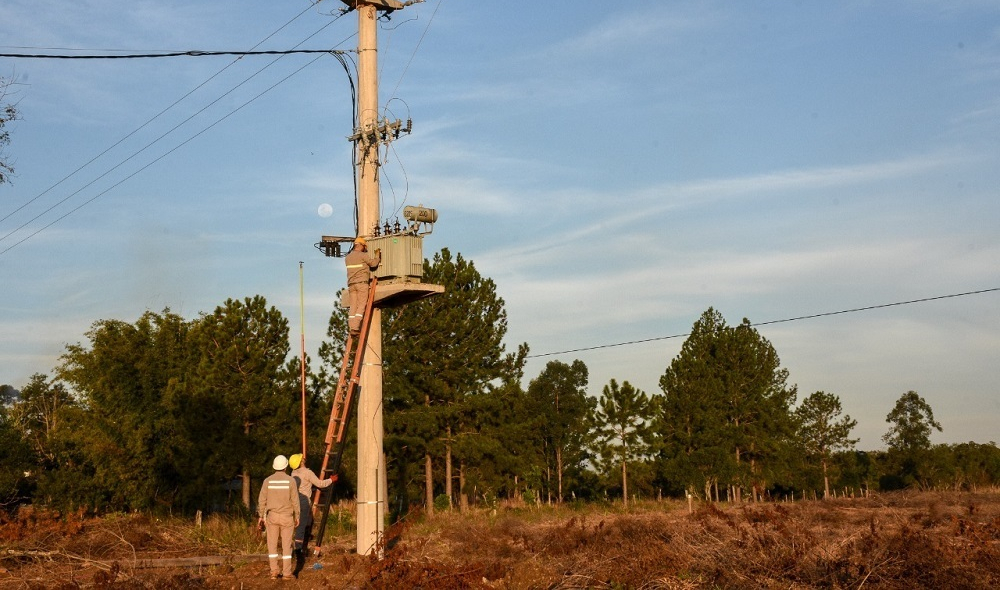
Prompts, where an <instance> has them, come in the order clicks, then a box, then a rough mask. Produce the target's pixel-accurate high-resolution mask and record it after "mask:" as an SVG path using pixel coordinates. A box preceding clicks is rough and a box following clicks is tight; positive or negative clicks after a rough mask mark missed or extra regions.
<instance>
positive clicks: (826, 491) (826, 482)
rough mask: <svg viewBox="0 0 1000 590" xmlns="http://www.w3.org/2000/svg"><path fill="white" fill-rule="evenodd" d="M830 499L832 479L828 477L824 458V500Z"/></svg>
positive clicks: (824, 458)
mask: <svg viewBox="0 0 1000 590" xmlns="http://www.w3.org/2000/svg"><path fill="white" fill-rule="evenodd" d="M829 497H830V479H829V478H828V477H827V475H826V457H823V499H824V500H826V499H827V498H829Z"/></svg>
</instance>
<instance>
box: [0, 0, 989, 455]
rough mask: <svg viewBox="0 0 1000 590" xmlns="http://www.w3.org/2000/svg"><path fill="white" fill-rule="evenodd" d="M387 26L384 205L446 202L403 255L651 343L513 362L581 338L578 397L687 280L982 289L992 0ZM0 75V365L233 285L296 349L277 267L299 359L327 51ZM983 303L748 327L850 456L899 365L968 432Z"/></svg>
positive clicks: (729, 307)
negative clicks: (823, 405)
mask: <svg viewBox="0 0 1000 590" xmlns="http://www.w3.org/2000/svg"><path fill="white" fill-rule="evenodd" d="M341 6H343V5H342V3H340V2H334V1H332V0H324V1H323V2H320V3H318V4H316V5H311V3H310V2H307V1H306V0H284V1H282V2H263V1H259V0H240V1H235V0H218V1H215V2H211V3H206V2H196V1H177V0H159V1H157V2H150V1H145V0H139V1H135V2H129V3H121V2H111V1H108V0H87V1H82V2H72V3H70V2H61V1H56V0H30V1H28V0H7V2H5V3H4V8H3V18H2V19H0V39H2V40H3V41H2V43H3V47H2V49H0V52H3V53H12V52H25V53H38V52H45V51H47V52H50V53H64V54H65V53H74V51H70V50H90V51H87V53H95V52H98V53H101V52H107V51H98V50H128V51H137V52H145V51H162V50H249V49H251V48H256V49H258V50H262V49H263V50H284V49H292V48H296V47H300V48H309V49H331V48H336V49H352V48H354V47H355V46H356V38H355V37H354V33H355V31H356V28H357V22H356V15H355V14H350V15H348V16H346V17H343V18H340V19H335V15H336V14H337V12H338V11H339V9H340V7H341ZM296 17H297V18H296ZM286 23H287V25H286ZM283 25H284V26H283ZM379 41H380V72H381V74H380V85H381V88H380V95H381V99H380V103H381V104H382V105H385V106H387V109H388V111H387V113H388V115H389V116H390V117H393V118H401V119H404V120H405V119H406V118H407V117H412V119H413V122H414V132H413V134H412V135H410V136H407V137H404V138H402V139H400V140H399V141H397V142H395V143H394V144H393V146H392V149H391V150H390V151H389V154H388V158H387V161H386V164H385V166H384V168H383V183H382V192H383V197H382V213H383V216H387V215H391V214H392V212H393V211H397V210H400V209H401V208H402V207H403V206H404V205H411V204H412V205H415V204H419V203H422V204H424V205H427V206H431V207H435V208H437V209H438V211H439V215H440V220H439V222H438V224H437V225H436V227H435V230H434V233H433V234H431V235H430V236H429V237H428V238H427V239H426V241H425V255H430V254H432V253H433V252H435V251H437V250H439V249H440V248H442V247H448V248H450V249H451V250H452V251H453V252H460V253H461V254H462V255H463V256H465V257H467V258H470V259H472V260H473V261H474V262H475V264H476V266H477V268H478V269H479V270H480V271H481V272H482V273H483V274H484V275H486V276H489V277H491V278H492V279H493V280H494V281H495V282H496V283H497V288H498V291H499V293H500V295H501V296H502V297H503V298H504V299H505V301H506V303H507V312H508V317H509V332H508V339H507V342H508V348H509V349H513V348H514V347H515V346H516V345H517V344H518V343H520V342H528V343H529V345H530V346H531V352H532V354H534V355H545V354H546V353H551V352H559V351H565V350H571V349H580V348H591V347H602V346H605V345H613V344H617V343H623V342H631V341H636V340H649V339H653V340H651V341H649V342H645V343H641V344H634V345H626V346H612V347H604V348H594V349H593V350H587V351H580V352H577V353H572V354H563V355H555V356H537V357H535V358H533V359H531V361H530V363H529V366H528V370H527V377H528V378H531V377H534V376H536V375H537V374H538V372H539V371H540V370H541V369H542V367H543V366H544V364H545V362H547V361H548V360H551V359H559V360H563V361H566V362H570V361H572V360H573V359H574V358H580V359H581V360H583V361H584V362H586V363H587V365H588V367H589V368H590V371H591V391H592V393H594V394H598V393H599V392H600V389H601V387H602V386H603V385H605V384H606V383H607V382H608V380H609V379H611V378H615V379H617V380H619V381H623V380H628V381H630V382H632V383H633V384H635V385H636V386H638V387H640V388H641V389H644V390H645V391H647V392H650V393H652V392H657V391H659V388H658V379H659V377H660V375H662V373H663V371H664V369H665V368H666V367H667V365H668V364H669V362H670V360H671V359H672V358H673V357H674V356H675V355H676V354H677V352H678V351H679V350H680V347H681V344H682V343H683V338H680V337H678V338H665V337H667V336H673V335H678V334H685V333H687V332H688V331H689V330H690V328H691V325H692V324H693V323H694V322H695V321H696V320H697V318H698V317H699V316H700V315H701V313H702V312H704V311H705V310H706V309H707V308H708V307H709V306H713V307H715V308H716V309H718V310H719V311H720V312H721V313H722V314H723V315H724V316H725V317H726V318H727V320H728V321H729V323H731V324H736V323H739V322H740V321H741V320H742V319H743V318H744V317H746V318H749V319H750V320H751V321H752V322H768V321H773V320H780V319H785V318H792V317H798V316H804V315H811V314H821V313H826V312H835V311H840V310H847V309H854V308H860V307H868V306H877V305H882V304H888V303H894V302H900V301H909V300H914V299H922V298H931V297H937V296H942V295H951V294H958V293H965V292H970V291H977V290H986V289H995V288H997V287H1000V265H998V262H1000V231H998V230H1000V199H998V194H997V193H998V188H1000V5H998V4H997V3H996V2H992V1H985V0H984V1H975V0H968V1H962V0H949V1H947V2H945V1H943V0H942V1H931V0H923V1H917V0H915V1H912V2H897V3H884V2H871V1H868V2H860V1H859V2H837V3H806V2H798V3H777V2H775V3H746V2H673V1H663V0H634V1H631V2H621V3H611V2H594V1H589V0H583V1H579V2H558V3H557V2H527V1H524V0H508V1H505V2H469V1H463V0H428V1H427V2H425V3H422V4H417V5H414V6H411V7H409V8H407V9H405V10H404V11H401V12H397V13H396V14H395V15H394V16H393V19H392V20H391V21H390V22H389V23H385V24H384V25H383V26H382V28H381V30H380V32H379ZM38 48H61V49H48V50H41V49H38ZM272 62H273V63H272ZM0 74H2V75H3V76H4V77H8V78H13V79H14V80H15V81H16V82H17V84H16V85H15V86H14V87H13V88H12V89H11V90H13V91H14V92H15V93H16V96H15V99H16V100H17V104H18V107H19V109H20V110H21V113H22V116H23V119H22V120H21V121H18V122H17V123H16V124H15V125H13V126H12V127H11V131H12V140H13V142H12V145H11V146H10V147H9V149H8V155H9V157H10V158H11V159H12V161H13V163H14V165H15V167H16V171H17V176H16V177H15V178H14V182H13V184H11V185H3V186H0V218H2V219H3V220H2V221H0V251H2V252H3V253H2V254H0V277H2V279H0V280H2V285H3V288H2V289H0V314H2V318H3V321H2V323H0V383H10V384H13V385H15V386H21V385H23V384H24V383H26V382H27V379H28V378H29V377H30V375H31V374H32V373H35V372H45V373H49V372H51V370H52V368H53V367H54V366H55V365H56V363H57V358H58V355H59V354H60V353H61V352H62V351H63V349H64V347H65V345H66V344H67V343H75V342H85V336H84V334H85V332H86V331H87V329H88V328H89V326H90V325H91V323H92V322H94V321H96V320H99V319H112V318H113V319H121V320H124V321H129V322H132V321H135V320H136V319H137V318H138V317H139V315H141V314H142V313H143V312H144V311H145V310H153V311H157V312H159V311H162V310H163V309H164V308H167V307H169V308H170V309H171V310H172V311H174V312H177V313H180V314H181V315H183V316H184V317H187V318H194V317H196V316H197V315H198V314H199V313H200V312H210V311H211V310H212V309H214V308H215V307H216V306H217V305H219V304H221V303H222V302H223V301H224V300H225V299H226V298H229V297H234V298H243V297H247V296H252V295H255V294H261V295H263V296H265V297H266V298H267V300H268V302H269V303H270V304H271V305H275V306H277V307H278V308H279V309H281V310H282V311H283V312H284V313H285V315H286V317H288V318H289V322H290V325H291V327H292V340H293V345H292V349H293V354H297V350H298V340H299V329H300V326H299V261H303V262H304V284H305V301H306V314H305V315H306V326H305V332H306V340H307V350H308V352H309V353H310V354H312V355H315V351H316V348H317V346H318V343H319V341H320V339H321V338H322V336H323V333H324V331H325V328H326V319H327V318H328V316H329V313H330V311H331V310H332V305H333V298H334V293H335V292H336V290H337V289H339V288H340V287H342V286H343V283H344V277H343V274H344V273H343V268H342V266H341V265H340V264H339V261H338V260H332V259H326V258H324V257H323V256H322V255H321V254H320V253H319V252H318V251H317V250H315V249H314V248H313V244H314V243H315V242H317V241H318V240H319V237H320V236H321V235H323V234H341V235H347V234H349V233H351V232H352V231H353V221H352V219H351V215H352V206H351V203H352V199H353V195H352V182H351V169H350V159H351V152H350V145H349V143H348V142H347V141H346V139H345V138H346V136H347V135H349V134H350V126H351V105H350V94H349V87H348V83H347V77H346V75H345V73H344V71H343V69H342V68H341V66H340V64H339V63H338V62H337V61H336V60H335V59H334V58H333V57H332V56H329V55H323V54H320V55H311V54H309V55H290V56H286V57H282V58H281V59H276V57H275V56H254V57H244V58H242V59H239V60H234V58H232V57H200V58H190V57H189V58H171V59H145V60H65V61H63V60H28V59H13V58H0ZM175 103H176V104H175ZM172 105H173V106H172ZM123 138H124V139H123ZM119 140H122V141H120V143H119ZM146 146H149V147H146ZM109 148H110V149H109ZM81 167H82V168H81ZM78 169H79V171H78ZM67 176H68V178H67ZM324 203H328V204H330V205H331V206H332V207H333V215H332V216H331V217H328V218H323V217H320V216H319V215H318V213H317V208H318V207H319V206H320V205H321V204H324ZM50 209H51V210H50ZM74 210H75V211H74ZM63 216H65V217H63ZM60 217H62V219H59V218H60ZM53 222H55V223H53ZM50 224H51V225H50ZM998 310H1000V293H998V292H997V291H992V292H988V293H983V294H978V295H969V296H964V297H955V298H948V299H940V300H935V301H930V302H925V303H917V304H912V305H902V306H894V307H888V308H882V309H875V310H870V311H863V312H858V313H851V314H839V315H831V316H825V317H820V318H815V319H808V320H801V321H795V322H787V323H778V324H772V325H766V326H762V327H761V328H760V332H761V333H762V334H763V335H764V336H765V337H766V338H767V339H769V340H770V341H771V343H772V344H773V345H774V346H775V348H776V349H777V351H778V353H779V355H780V356H781V359H782V365H783V366H784V367H785V368H787V369H788V370H789V372H790V381H791V382H792V383H796V384H797V385H798V387H799V392H800V399H801V397H803V396H804V395H806V394H808V393H811V392H813V391H817V390H824V391H827V392H831V393H835V394H837V395H838V396H840V398H841V400H842V402H843V405H844V409H845V411H846V412H847V413H849V414H850V415H851V416H852V417H854V418H856V419H857V420H858V427H857V429H856V430H855V435H856V436H859V437H860V438H861V442H860V445H859V446H860V447H861V448H869V449H871V448H879V447H881V445H882V443H881V441H880V437H881V435H882V434H883V433H884V432H885V431H886V429H887V424H886V423H885V415H886V414H887V413H888V412H889V411H890V410H891V408H892V405H893V403H894V402H895V400H896V399H897V398H898V397H899V396H900V395H902V394H903V393H905V392H906V391H908V390H915V391H917V392H918V393H920V394H921V395H922V396H923V397H924V398H925V399H926V400H927V401H928V402H929V403H930V405H931V406H932V407H933V408H934V411H935V416H936V418H937V419H938V420H939V421H940V422H941V424H942V426H943V427H944V432H943V433H936V434H935V435H934V436H933V437H932V440H934V441H935V442H964V441H969V440H974V441H978V442H988V441H991V440H997V439H998V438H1000V436H998V433H997V424H998V423H1000V396H998V395H997V394H998V392H997V383H998V381H1000V379H998V378H1000V366H998V364H1000V363H998V359H1000V314H998Z"/></svg>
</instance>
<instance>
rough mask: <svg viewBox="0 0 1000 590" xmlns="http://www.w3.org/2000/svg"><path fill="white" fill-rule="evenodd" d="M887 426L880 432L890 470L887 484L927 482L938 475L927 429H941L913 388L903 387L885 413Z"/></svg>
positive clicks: (925, 484)
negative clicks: (886, 430) (886, 448)
mask: <svg viewBox="0 0 1000 590" xmlns="http://www.w3.org/2000/svg"><path fill="white" fill-rule="evenodd" d="M885 421H886V422H888V423H889V424H890V425H891V426H890V427H889V431H888V432H886V433H885V434H884V435H883V436H882V441H883V442H884V443H885V444H886V445H888V447H889V460H890V463H891V465H892V469H891V472H890V473H887V474H886V475H887V476H888V477H884V480H885V483H886V485H887V486H892V487H911V486H928V485H931V482H932V481H933V480H934V479H935V478H936V476H937V475H938V474H937V473H935V471H937V466H936V465H935V464H934V461H933V460H932V454H931V453H930V449H931V438H930V437H931V432H932V431H933V430H938V431H940V430H941V425H940V424H939V423H938V422H937V421H936V420H934V412H933V410H931V407H930V405H929V404H928V403H927V402H926V401H925V400H924V398H922V397H920V395H919V394H917V392H915V391H907V392H906V393H904V394H903V395H902V396H900V398H899V399H898V400H896V405H895V406H893V408H892V411H891V412H889V414H888V415H887V416H886V417H885Z"/></svg>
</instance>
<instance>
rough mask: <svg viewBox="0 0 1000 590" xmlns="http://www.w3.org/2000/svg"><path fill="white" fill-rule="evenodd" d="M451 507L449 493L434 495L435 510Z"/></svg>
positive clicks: (439, 510) (444, 509) (442, 510)
mask: <svg viewBox="0 0 1000 590" xmlns="http://www.w3.org/2000/svg"><path fill="white" fill-rule="evenodd" d="M449 509H451V497H450V496H448V494H438V495H437V496H434V510H436V511H438V512H444V511H446V510H449Z"/></svg>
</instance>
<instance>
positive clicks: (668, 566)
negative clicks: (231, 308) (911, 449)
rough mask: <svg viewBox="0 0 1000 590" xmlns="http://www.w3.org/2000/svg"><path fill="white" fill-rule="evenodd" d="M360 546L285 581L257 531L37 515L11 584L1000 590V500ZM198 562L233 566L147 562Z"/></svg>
mask: <svg viewBox="0 0 1000 590" xmlns="http://www.w3.org/2000/svg"><path fill="white" fill-rule="evenodd" d="M353 543H354V537H353V534H351V533H350V531H344V532H342V533H341V534H339V535H337V536H335V537H334V538H333V539H332V540H329V541H328V542H327V544H326V547H325V548H324V549H325V551H324V555H323V556H321V557H320V558H318V559H315V558H312V557H310V558H309V559H308V560H307V561H306V563H304V564H303V567H302V570H301V572H300V575H299V578H298V579H295V580H287V581H273V580H270V579H269V577H268V566H267V563H266V561H261V560H260V558H261V555H262V554H263V553H264V544H263V539H262V537H261V536H260V534H259V533H258V532H256V531H255V530H253V528H252V526H251V525H250V524H249V523H247V522H245V521H237V520H236V519H225V518H221V517H215V518H208V519H206V521H205V522H204V523H203V524H202V526H194V524H193V523H191V522H190V521H179V520H158V519H156V518H153V517H149V516H145V515H112V516H105V517H102V518H85V517H83V516H81V515H79V514H53V513H47V512H39V511H35V510H32V509H25V510H22V511H21V512H20V513H19V514H18V515H17V516H16V517H14V518H8V519H7V520H5V521H3V522H0V589H2V590H5V589H8V588H59V589H71V588H114V589H131V588H164V589H165V588H213V589H229V588H233V589H237V588H247V589H250V588H272V587H275V586H279V587H285V588H336V589H341V588H359V589H360V588H393V589H395V588H428V589H452V588H483V589H512V590H513V589H528V588H532V589H534V588H553V589H555V588H560V589H562V588H607V589H612V588H614V589H618V588H643V589H661V588H662V589H693V588H767V589H769V588H784V589H788V588H893V589H895V588H900V589H901V588H907V589H910V588H957V589H961V588H969V589H978V588H997V587H1000V493H996V492H992V493H959V492H955V493H938V492H926V493H894V494H885V495H879V496H874V497H872V498H865V499H837V500H828V501H806V502H794V503H766V504H743V505H738V506H732V505H726V504H720V505H712V504H703V505H696V506H695V507H694V511H693V512H691V513H689V511H688V506H687V504H684V503H678V502H650V503H644V504H642V505H640V506H638V507H636V508H633V509H630V510H629V511H628V512H623V511H622V510H621V509H620V507H597V506H590V507H583V508H578V509H571V508H568V507H561V508H548V507H541V508H534V509H529V508H508V509H500V510H497V511H478V512H473V513H470V514H444V515H438V516H436V517H435V518H433V519H427V518H423V517H421V516H414V517H411V519H409V520H408V521H406V522H404V523H403V524H402V525H401V526H396V527H392V528H390V529H389V530H388V531H387V546H386V549H385V556H384V558H383V559H381V560H375V559H370V558H365V557H360V556H357V555H355V554H353ZM198 556H201V557H203V558H205V557H210V558H213V559H218V558H219V556H222V558H224V560H225V561H224V563H221V564H220V565H200V566H191V567H149V566H153V565H163V564H164V563H167V564H169V563H172V562H170V561H164V560H177V559H190V558H194V557H198ZM150 560H156V561H150Z"/></svg>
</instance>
